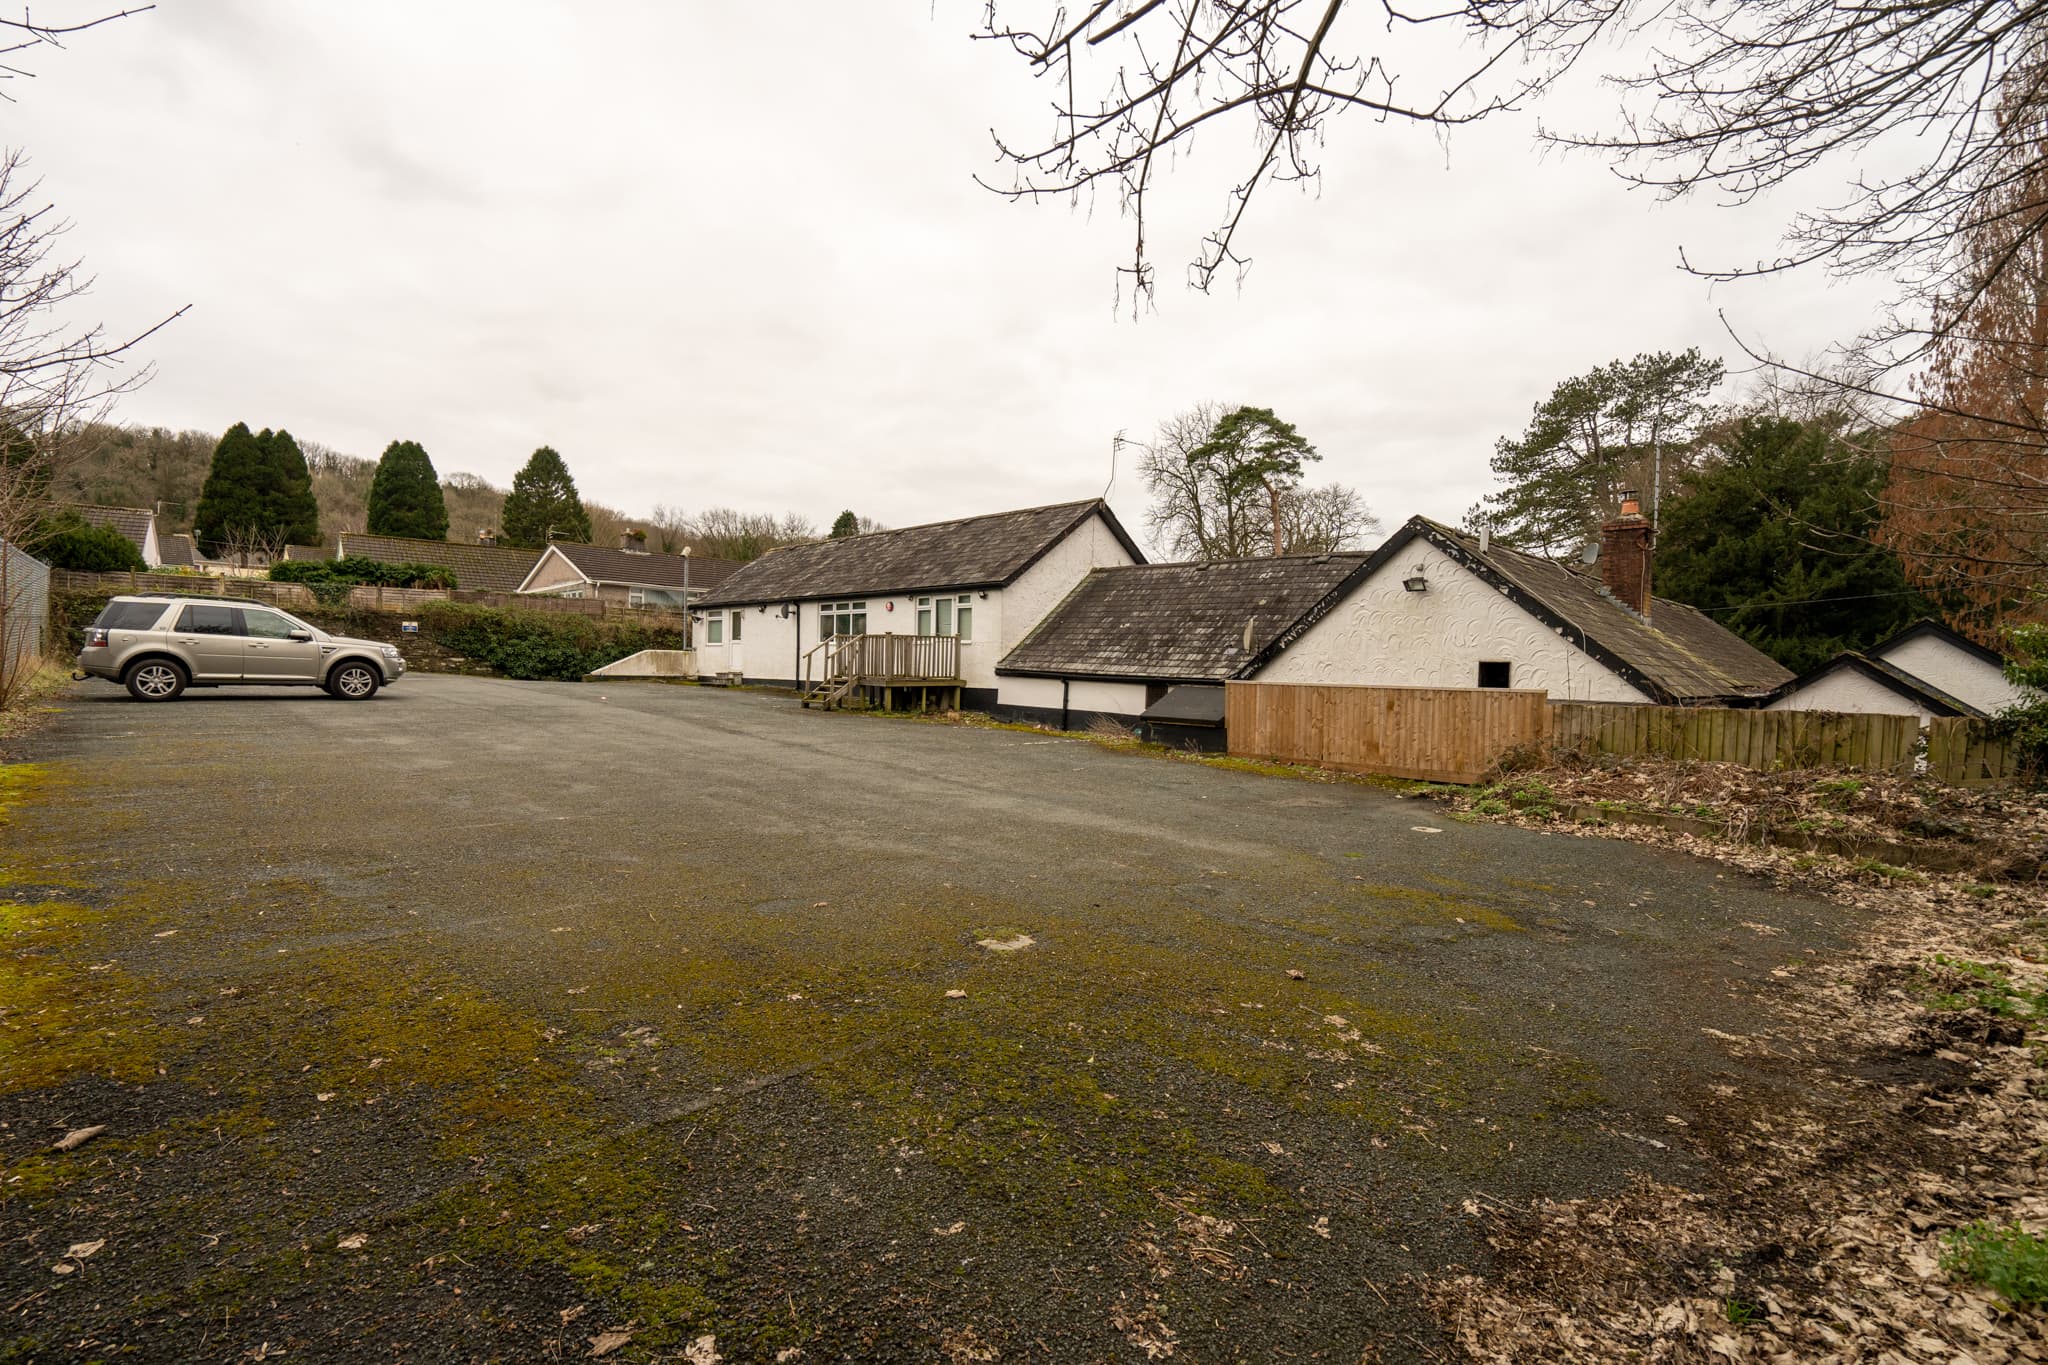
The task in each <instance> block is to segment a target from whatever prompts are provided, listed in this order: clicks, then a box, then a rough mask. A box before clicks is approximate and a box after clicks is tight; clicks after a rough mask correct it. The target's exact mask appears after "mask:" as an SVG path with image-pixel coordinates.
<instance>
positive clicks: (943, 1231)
mask: <svg viewBox="0 0 2048 1365" xmlns="http://www.w3.org/2000/svg"><path fill="white" fill-rule="evenodd" d="M965 1231H967V1224H966V1222H965V1221H964V1220H963V1221H961V1222H957V1223H951V1224H948V1225H947V1226H945V1227H942V1228H933V1229H932V1236H934V1237H951V1236H952V1235H953V1234H954V1233H956V1232H965Z"/></svg>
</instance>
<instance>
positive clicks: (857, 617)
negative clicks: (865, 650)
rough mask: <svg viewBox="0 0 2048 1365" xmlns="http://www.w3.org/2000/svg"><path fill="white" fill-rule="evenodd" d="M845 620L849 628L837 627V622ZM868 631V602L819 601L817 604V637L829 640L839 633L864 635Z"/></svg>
mask: <svg viewBox="0 0 2048 1365" xmlns="http://www.w3.org/2000/svg"><path fill="white" fill-rule="evenodd" d="M840 621H845V622H846V623H847V625H849V626H851V627H852V629H850V630H840V629H838V623H839V622H840ZM867 632H868V604H867V602H866V601H865V600H862V601H858V602H856V601H845V602H820V603H819V604H818V638H819V639H820V640H829V639H832V638H833V637H835V636H839V635H865V634H867Z"/></svg>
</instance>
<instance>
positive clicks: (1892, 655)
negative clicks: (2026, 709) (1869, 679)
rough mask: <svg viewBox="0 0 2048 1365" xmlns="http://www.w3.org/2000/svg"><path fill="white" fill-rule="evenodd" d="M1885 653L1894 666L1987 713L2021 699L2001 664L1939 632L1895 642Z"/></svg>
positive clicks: (2002, 708)
mask: <svg viewBox="0 0 2048 1365" xmlns="http://www.w3.org/2000/svg"><path fill="white" fill-rule="evenodd" d="M1882 657H1883V659H1884V661H1885V662H1886V663H1888V664H1890V665H1892V666H1893V667H1894V668H1897V669H1900V670H1902V671H1904V672H1907V673H1911V674H1912V675H1913V676H1914V677H1916V678H1919V679H1921V680H1922V681H1923V682H1928V683H1932V684H1933V685H1934V686H1936V687H1938V688H1940V689H1941V690H1942V691H1944V692H1946V693H1948V694H1949V695H1950V696H1951V697H1954V698H1956V699H1957V700H1958V701H1966V702H1968V703H1969V704H1970V705H1972V706H1974V707H1976V708H1977V709H1978V710H1979V711H1982V712H1984V713H1985V714H1986V715H1996V714H1998V712H2000V711H2002V710H2004V709H2005V708H2006V707H2008V706H2011V705H2013V704H2014V703H2015V702H2017V701H2018V700H2019V699H2020V689H2019V688H2018V687H2016V686H2014V685H2013V684H2012V683H2010V682H2008V681H2006V677H2005V672H2004V670H2002V669H2000V668H1999V667H1998V665H1996V664H1993V663H1990V662H1988V661H1986V660H1984V659H1980V658H1978V657H1977V656H1976V655H1974V654H1971V653H1969V652H1967V651H1965V650H1961V649H1958V648H1956V647H1955V646H1954V645H1952V644H1950V643H1949V642H1948V641H1946V640H1944V639H1942V638H1941V637H1940V636H1938V635H1932V634H1928V635H1920V636H1917V637H1915V638H1913V639H1911V640H1907V641H1905V642H1904V643H1902V644H1897V645H1894V646H1892V647H1891V648H1890V649H1888V650H1886V651H1885V652H1884V654H1883V656H1882Z"/></svg>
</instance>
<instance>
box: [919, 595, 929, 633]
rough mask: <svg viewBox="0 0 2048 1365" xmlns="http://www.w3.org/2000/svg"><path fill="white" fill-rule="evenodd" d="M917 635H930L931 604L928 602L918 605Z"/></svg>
mask: <svg viewBox="0 0 2048 1365" xmlns="http://www.w3.org/2000/svg"><path fill="white" fill-rule="evenodd" d="M917 633H918V634H919V635H929V634H931V633H932V604H931V603H930V602H929V601H925V602H920V603H919V604H918V608H917Z"/></svg>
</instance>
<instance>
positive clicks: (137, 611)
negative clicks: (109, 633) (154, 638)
mask: <svg viewBox="0 0 2048 1365" xmlns="http://www.w3.org/2000/svg"><path fill="white" fill-rule="evenodd" d="M163 614H164V604H163V603H162V602H109V603H107V605H106V606H105V607H104V608H102V609H101V611H100V614H99V615H98V616H95V617H94V618H93V620H92V623H93V624H94V625H96V626H99V627H100V628H102V629H104V630H148V629H149V628H150V627H151V626H153V625H155V624H156V623H157V618H158V617H160V616H162V615H163Z"/></svg>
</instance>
